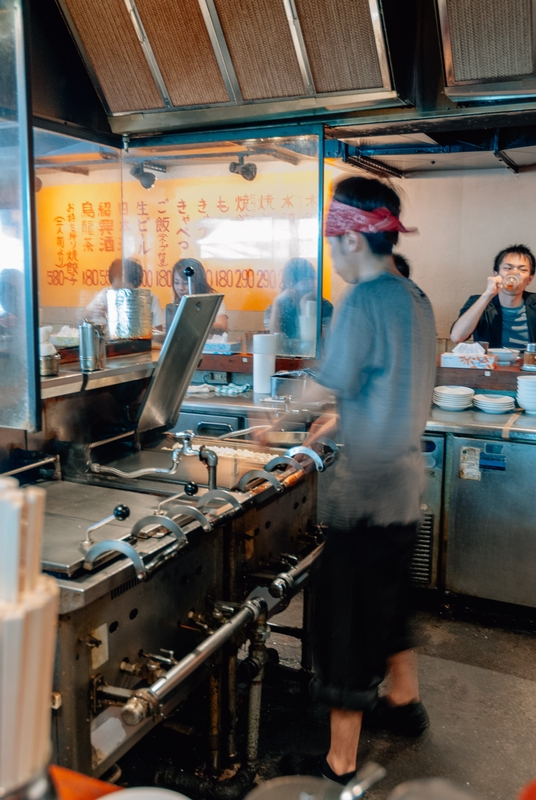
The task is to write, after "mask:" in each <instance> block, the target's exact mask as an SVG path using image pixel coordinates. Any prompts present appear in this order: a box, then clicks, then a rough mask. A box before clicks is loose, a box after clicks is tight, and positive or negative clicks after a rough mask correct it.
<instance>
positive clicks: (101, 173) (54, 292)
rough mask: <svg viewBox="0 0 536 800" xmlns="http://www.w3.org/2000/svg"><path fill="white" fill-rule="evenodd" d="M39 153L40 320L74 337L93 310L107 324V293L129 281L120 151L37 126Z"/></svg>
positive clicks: (35, 131) (36, 164) (96, 317)
mask: <svg viewBox="0 0 536 800" xmlns="http://www.w3.org/2000/svg"><path fill="white" fill-rule="evenodd" d="M34 155H35V170H36V175H37V177H38V179H39V191H38V192H37V195H36V212H37V233H38V259H39V278H40V280H39V288H40V292H39V304H40V309H41V322H42V324H50V325H52V326H53V327H54V333H53V337H54V338H56V336H57V334H58V332H59V330H60V329H62V328H64V333H65V332H66V333H65V338H69V337H68V335H67V334H69V333H70V334H71V335H72V336H73V337H74V338H76V337H77V336H78V323H79V322H80V321H81V320H82V319H83V318H84V316H85V315H86V312H87V310H88V308H89V309H90V312H89V313H90V316H92V317H93V316H95V320H96V321H98V322H104V321H105V317H106V298H105V295H106V290H107V289H111V288H116V289H119V288H122V287H124V286H126V283H125V280H126V276H125V275H123V271H124V266H123V262H122V227H123V226H122V211H123V209H122V205H121V167H120V162H121V152H120V150H118V149H116V148H114V147H106V146H104V145H101V144H96V143H94V142H88V141H83V140H81V139H77V138H76V137H73V136H65V135H63V134H58V133H52V132H50V131H44V130H40V129H35V130H34ZM138 268H139V271H140V274H141V273H142V269H141V265H138Z"/></svg>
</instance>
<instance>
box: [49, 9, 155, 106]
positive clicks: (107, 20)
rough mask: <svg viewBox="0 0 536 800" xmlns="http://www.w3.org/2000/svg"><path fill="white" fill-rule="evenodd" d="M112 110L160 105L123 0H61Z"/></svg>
mask: <svg viewBox="0 0 536 800" xmlns="http://www.w3.org/2000/svg"><path fill="white" fill-rule="evenodd" d="M64 3H65V6H66V7H67V9H68V11H69V13H70V15H71V19H72V21H73V24H74V25H75V27H76V30H77V32H78V36H79V37H80V40H81V42H82V44H83V46H84V49H85V51H86V53H87V56H88V58H89V60H90V62H91V66H92V68H93V70H94V72H95V75H96V76H97V79H98V81H99V83H100V85H101V88H102V91H103V92H104V95H105V97H106V100H107V101H108V105H109V106H110V110H111V111H112V112H120V111H137V110H140V109H149V108H163V107H164V103H163V102H162V98H161V96H160V92H159V91H158V88H157V86H156V84H155V82H154V79H153V76H152V74H151V70H150V69H149V67H148V65H147V61H146V60H145V55H144V54H143V51H142V49H141V45H140V43H139V41H138V37H137V36H136V33H135V31H134V27H133V25H132V23H131V21H130V17H129V15H128V12H127V9H126V6H125V3H124V0H64Z"/></svg>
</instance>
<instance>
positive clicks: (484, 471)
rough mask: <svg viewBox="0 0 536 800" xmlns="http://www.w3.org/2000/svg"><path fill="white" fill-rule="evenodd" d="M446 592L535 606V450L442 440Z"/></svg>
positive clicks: (529, 446) (452, 438) (482, 441)
mask: <svg viewBox="0 0 536 800" xmlns="http://www.w3.org/2000/svg"><path fill="white" fill-rule="evenodd" d="M447 447H448V450H449V454H448V463H449V468H448V476H447V482H446V491H445V511H446V517H445V518H446V523H447V537H448V538H447V571H446V588H447V589H449V590H450V591H452V592H458V593H460V594H466V595H471V596H473V597H482V598H487V599H490V600H500V601H503V602H506V603H516V604H519V605H525V606H536V524H535V510H536V506H535V503H534V497H535V476H536V445H532V444H519V443H514V442H501V441H487V440H485V439H471V438H462V437H456V436H450V437H449V441H448V445H447Z"/></svg>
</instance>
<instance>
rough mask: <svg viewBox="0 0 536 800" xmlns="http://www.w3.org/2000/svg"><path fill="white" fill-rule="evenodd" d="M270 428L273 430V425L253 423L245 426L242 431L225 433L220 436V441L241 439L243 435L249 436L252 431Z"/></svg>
mask: <svg viewBox="0 0 536 800" xmlns="http://www.w3.org/2000/svg"><path fill="white" fill-rule="evenodd" d="M268 428H270V430H271V429H272V426H271V425H252V426H251V427H250V428H243V429H242V430H241V431H229V433H224V434H223V436H218V441H219V442H221V441H222V440H223V439H239V438H240V437H241V436H247V435H248V433H251V431H260V430H267V429H268Z"/></svg>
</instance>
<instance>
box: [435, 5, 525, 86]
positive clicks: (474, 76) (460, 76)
mask: <svg viewBox="0 0 536 800" xmlns="http://www.w3.org/2000/svg"><path fill="white" fill-rule="evenodd" d="M437 8H438V14H439V22H440V27H441V39H442V47H443V61H444V66H445V79H446V94H447V95H448V96H449V97H450V98H452V99H453V100H456V101H458V102H464V101H467V100H487V99H489V100H500V99H508V98H516V97H519V98H522V97H531V96H536V60H535V19H536V0H508V2H506V0H495V2H490V0H437Z"/></svg>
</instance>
